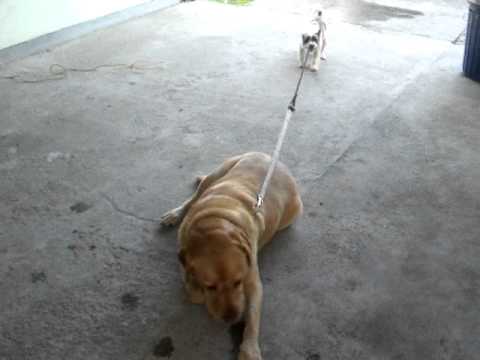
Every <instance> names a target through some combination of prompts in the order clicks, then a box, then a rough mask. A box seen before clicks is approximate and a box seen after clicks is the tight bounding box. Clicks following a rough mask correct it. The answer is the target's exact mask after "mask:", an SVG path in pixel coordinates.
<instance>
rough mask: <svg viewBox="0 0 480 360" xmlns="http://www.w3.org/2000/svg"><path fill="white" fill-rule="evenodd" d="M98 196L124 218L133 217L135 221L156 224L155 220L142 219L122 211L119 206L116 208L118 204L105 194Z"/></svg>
mask: <svg viewBox="0 0 480 360" xmlns="http://www.w3.org/2000/svg"><path fill="white" fill-rule="evenodd" d="M100 195H101V196H102V198H103V199H104V200H105V201H106V202H108V203H109V204H110V206H111V207H112V208H113V209H114V210H115V211H116V212H118V213H120V214H123V215H126V216H129V217H133V218H135V219H137V220H140V221H147V222H153V223H156V222H158V220H155V219H150V218H147V217H144V216H140V215H137V214H135V213H133V212H131V211H128V210H123V209H122V208H120V206H118V204H117V203H116V202H115V200H113V198H111V197H110V196H108V195H107V194H105V193H100Z"/></svg>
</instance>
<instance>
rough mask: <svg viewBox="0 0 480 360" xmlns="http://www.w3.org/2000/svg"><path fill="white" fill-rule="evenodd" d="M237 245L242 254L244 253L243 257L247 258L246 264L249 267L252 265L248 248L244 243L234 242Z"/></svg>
mask: <svg viewBox="0 0 480 360" xmlns="http://www.w3.org/2000/svg"><path fill="white" fill-rule="evenodd" d="M235 245H237V246H238V248H239V249H240V250H242V252H243V254H244V255H245V259H246V260H247V265H248V267H249V268H250V267H251V266H252V254H251V252H250V249H249V248H248V247H246V246H245V245H244V244H235Z"/></svg>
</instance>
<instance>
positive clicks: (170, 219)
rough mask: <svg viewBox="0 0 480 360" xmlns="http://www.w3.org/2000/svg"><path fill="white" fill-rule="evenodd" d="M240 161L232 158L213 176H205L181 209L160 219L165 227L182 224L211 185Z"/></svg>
mask: <svg viewBox="0 0 480 360" xmlns="http://www.w3.org/2000/svg"><path fill="white" fill-rule="evenodd" d="M238 160H240V157H239V156H236V157H233V158H230V159H228V160H227V161H225V162H224V163H223V164H222V165H221V166H220V167H219V168H218V169H216V170H215V171H213V172H212V173H211V174H209V175H207V176H204V177H203V178H202V179H201V181H200V183H199V184H198V187H197V190H196V191H195V193H194V194H193V196H192V197H191V198H190V199H188V200H186V201H185V202H184V203H183V204H182V205H180V206H179V207H176V208H175V209H172V210H170V211H167V212H166V213H165V214H163V215H162V217H161V218H160V223H161V224H162V225H163V226H175V225H177V224H178V223H180V221H182V219H183V217H184V216H185V214H186V213H187V211H188V209H190V206H192V204H193V203H194V202H195V201H197V199H198V198H199V197H200V196H201V195H202V193H203V192H204V191H205V190H206V189H207V188H208V187H209V186H210V185H211V184H213V183H214V182H215V181H217V180H218V179H220V178H221V177H222V176H224V175H225V174H226V173H227V172H228V171H229V170H230V169H231V168H232V167H233V166H234V165H235V164H236V163H237V161H238ZM197 180H199V178H197Z"/></svg>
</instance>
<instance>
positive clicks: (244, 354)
mask: <svg viewBox="0 0 480 360" xmlns="http://www.w3.org/2000/svg"><path fill="white" fill-rule="evenodd" d="M245 293H246V296H247V309H246V310H245V330H244V332H243V341H242V344H241V345H240V353H239V356H238V360H262V354H261V351H260V346H259V345H258V336H259V331H260V314H261V307H262V297H263V286H262V282H261V279H260V275H259V271H258V264H257V262H256V260H254V264H252V270H251V271H250V274H249V276H248V280H247V282H246V283H245Z"/></svg>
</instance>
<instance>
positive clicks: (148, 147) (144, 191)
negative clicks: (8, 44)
mask: <svg viewBox="0 0 480 360" xmlns="http://www.w3.org/2000/svg"><path fill="white" fill-rule="evenodd" d="M318 3H322V4H323V5H324V7H325V8H326V14H327V16H328V15H330V18H327V19H328V20H329V40H330V42H329V47H328V55H329V59H328V61H327V62H325V63H323V64H322V68H321V70H320V72H319V73H318V74H312V73H308V74H306V77H305V81H304V84H303V87H302V89H301V95H300V98H299V100H298V103H297V108H298V109H297V112H296V114H295V117H294V120H293V122H292V125H291V128H290V130H289V134H288V139H287V142H286V144H285V148H284V152H283V154H282V158H283V161H284V162H285V163H286V164H287V165H288V166H289V167H290V168H291V170H292V172H293V173H294V175H295V176H296V177H297V179H298V181H299V184H300V187H301V191H302V194H303V197H304V203H305V214H304V216H303V218H302V219H300V220H299V221H298V222H297V223H296V225H295V226H294V227H292V228H291V229H289V230H287V231H286V232H284V233H282V234H280V235H279V236H278V237H277V238H276V240H275V241H274V242H273V243H272V245H271V246H269V247H268V248H267V249H265V252H264V253H263V254H262V255H261V267H262V277H263V281H264V288H265V298H264V313H263V322H262V330H261V347H262V350H263V355H264V359H278V360H281V359H285V360H287V359H288V360H297V359H298V360H300V359H302V360H303V359H306V360H319V359H322V360H330V359H342V360H343V359H356V360H363V359H365V360H377V359H378V360H380V359H382V360H383V359H391V360H411V359H419V360H428V359H432V360H447V359H451V360H454V359H458V360H474V359H478V356H479V355H478V354H479V353H480V340H479V334H480V308H479V302H480V261H479V259H480V246H479V244H480V243H479V240H480V181H479V179H480V157H479V156H478V146H479V145H478V144H479V143H480V118H479V114H480V85H479V84H478V83H475V82H472V81H470V80H468V79H466V78H464V77H463V76H462V75H461V72H460V71H461V63H462V56H463V46H462V45H461V41H460V43H459V42H458V41H457V42H456V44H453V43H452V42H454V41H455V40H456V39H457V38H458V37H459V35H460V34H461V32H462V30H463V28H464V26H465V13H466V8H467V7H466V4H465V1H463V0H443V1H438V2H435V4H434V3H433V2H429V1H413V0H411V1H406V0H405V1H389V2H388V3H389V6H388V7H387V6H383V5H379V4H378V3H369V2H366V1H353V0H352V1H346V0H344V1H341V0H339V1H334V0H331V1H327V0H325V1H307V0H302V1H300V0H298V1H295V2H293V1H283V2H281V5H280V4H278V1H277V2H275V1H273V0H263V1H260V0H258V1H257V2H256V3H255V4H254V5H252V6H250V7H242V8H237V7H231V6H226V5H221V4H218V3H213V2H203V1H197V2H189V3H185V4H182V5H179V6H176V7H173V8H169V9H167V10H165V11H160V12H157V13H154V14H151V15H148V16H145V17H143V18H138V19H136V20H132V21H129V22H126V23H123V24H120V25H116V26H113V27H110V28H107V29H104V30H101V31H96V32H94V33H92V34H90V35H87V36H84V37H81V38H79V39H77V40H75V41H71V42H69V43H67V44H64V45H62V46H58V47H55V48H52V49H49V51H47V52H44V53H40V54H37V55H34V56H30V57H28V58H26V59H23V60H18V61H15V62H13V63H10V64H8V65H6V66H3V67H2V68H0V72H1V73H2V75H8V74H12V73H14V72H16V73H19V74H20V75H21V76H23V79H32V78H36V79H39V78H42V76H48V73H47V69H48V67H49V66H50V64H52V63H61V64H63V65H65V66H69V67H89V66H95V65H99V64H116V63H125V64H130V63H134V62H135V63H136V64H137V65H141V66H148V67H151V66H155V68H153V69H145V68H136V69H133V70H131V69H130V70H129V69H125V68H102V69H99V70H98V71H97V72H89V73H78V72H70V73H68V74H67V77H66V78H65V79H63V80H59V81H49V82H41V83H34V84H31V83H30V84H29V83H19V82H16V81H14V80H8V79H2V80H0V179H1V183H0V221H1V227H0V239H1V240H0V274H1V275H0V293H1V296H0V359H2V360H6V359H8V360H11V359H14V360H20V359H35V360H42V359H48V360H56V359H69V360H76V359H82V360H84V359H88V360H96V359H102V360H106V359H128V360H130V359H132V360H144V359H147V360H150V359H157V358H158V359H160V358H164V357H165V358H166V357H170V358H171V359H181V360H191V359H199V360H203V359H214V360H215V359H219V360H220V359H230V358H231V359H234V358H235V357H234V352H235V344H236V343H237V341H238V340H237V339H235V336H233V335H235V331H231V333H230V334H229V330H228V328H227V327H225V326H224V325H223V324H220V323H216V322H214V321H213V320H211V319H209V317H208V315H207V314H206V311H205V309H204V308H203V307H199V306H195V305H191V304H189V303H188V302H187V301H186V298H185V294H184V292H183V288H182V284H181V278H180V272H179V266H178V264H177V259H176V249H177V246H176V241H175V237H176V234H175V231H170V232H159V231H158V223H157V222H155V221H152V220H153V219H158V218H159V216H160V215H161V214H162V213H163V212H164V211H166V210H168V209H170V208H171V207H173V206H175V205H177V204H178V203H179V202H180V201H182V200H183V199H184V198H185V197H186V196H188V195H189V193H190V192H191V190H192V183H193V175H195V174H198V173H202V172H205V171H208V170H210V169H212V167H214V166H215V165H216V164H217V163H219V162H220V161H222V159H223V158H225V157H226V156H230V155H232V154H237V153H241V152H244V151H249V150H260V151H267V152H270V151H271V150H272V149H273V145H274V142H275V140H276V135H277V131H278V130H279V127H280V124H281V121H282V119H283V115H284V110H285V107H286V105H287V103H288V101H289V97H290V95H291V92H292V90H293V87H294V84H295V81H296V79H297V76H298V74H299V72H298V69H297V67H296V65H297V64H296V50H297V42H298V38H299V31H300V28H301V24H304V19H305V18H306V14H308V11H310V10H311V9H312V7H315V6H317V5H318ZM384 3H386V2H384ZM18 79H20V78H18ZM18 79H17V80H18Z"/></svg>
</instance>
